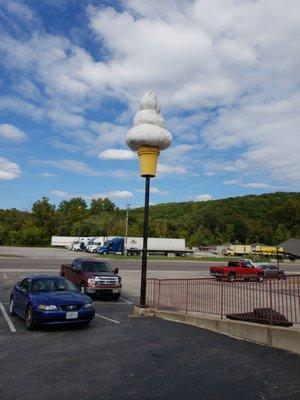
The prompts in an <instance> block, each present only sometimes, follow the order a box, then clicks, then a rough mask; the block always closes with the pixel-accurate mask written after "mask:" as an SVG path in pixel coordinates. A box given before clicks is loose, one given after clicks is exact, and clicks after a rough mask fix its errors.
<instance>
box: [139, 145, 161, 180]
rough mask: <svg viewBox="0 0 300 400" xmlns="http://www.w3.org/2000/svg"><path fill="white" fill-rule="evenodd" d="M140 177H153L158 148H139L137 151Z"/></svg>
mask: <svg viewBox="0 0 300 400" xmlns="http://www.w3.org/2000/svg"><path fill="white" fill-rule="evenodd" d="M138 156H139V159H140V173H141V176H143V177H145V176H149V177H154V176H155V175H156V166H157V160H158V156H159V147H151V146H141V147H139V150H138Z"/></svg>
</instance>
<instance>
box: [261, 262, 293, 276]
mask: <svg viewBox="0 0 300 400" xmlns="http://www.w3.org/2000/svg"><path fill="white" fill-rule="evenodd" d="M257 266H258V267H259V268H260V269H263V270H264V276H265V278H277V279H286V275H285V272H284V270H283V269H279V268H278V267H277V265H274V264H269V263H260V264H258V265H257Z"/></svg>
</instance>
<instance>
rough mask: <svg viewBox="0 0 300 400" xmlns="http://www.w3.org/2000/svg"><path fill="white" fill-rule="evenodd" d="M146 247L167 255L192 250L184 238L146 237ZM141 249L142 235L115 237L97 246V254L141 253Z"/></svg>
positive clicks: (180, 254)
mask: <svg viewBox="0 0 300 400" xmlns="http://www.w3.org/2000/svg"><path fill="white" fill-rule="evenodd" d="M147 249H148V252H149V253H159V254H164V255H168V254H170V253H173V254H175V255H178V256H185V255H187V254H192V253H193V251H192V250H189V249H187V248H186V246H185V239H173V238H172V239H169V238H151V237H150V238H148V245H147ZM142 250H143V238H142V237H128V238H127V241H126V238H124V237H116V238H114V239H112V240H109V241H107V242H106V243H105V244H104V246H100V247H99V248H98V253H99V254H124V253H125V252H127V254H128V255H141V253H142Z"/></svg>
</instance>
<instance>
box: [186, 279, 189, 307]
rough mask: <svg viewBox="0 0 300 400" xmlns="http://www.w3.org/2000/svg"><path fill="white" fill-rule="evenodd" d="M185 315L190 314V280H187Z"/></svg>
mask: <svg viewBox="0 0 300 400" xmlns="http://www.w3.org/2000/svg"><path fill="white" fill-rule="evenodd" d="M185 299H186V301H185V313H186V314H187V312H188V302H189V280H188V279H187V280H186V296H185Z"/></svg>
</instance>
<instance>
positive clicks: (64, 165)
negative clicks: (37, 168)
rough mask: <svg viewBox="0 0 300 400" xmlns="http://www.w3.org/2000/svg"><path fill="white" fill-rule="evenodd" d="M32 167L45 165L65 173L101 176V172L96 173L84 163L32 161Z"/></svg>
mask: <svg viewBox="0 0 300 400" xmlns="http://www.w3.org/2000/svg"><path fill="white" fill-rule="evenodd" d="M31 163H32V164H34V165H47V166H51V167H54V168H59V169H63V170H65V171H70V172H74V173H77V174H83V175H90V176H101V175H104V174H103V172H100V171H96V170H94V169H92V168H90V167H89V166H88V165H86V164H85V163H84V162H81V161H76V160H55V161H54V160H32V161H31Z"/></svg>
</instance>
